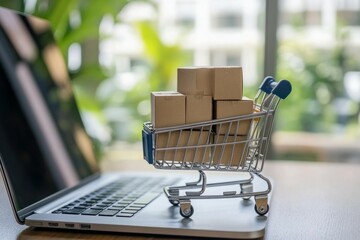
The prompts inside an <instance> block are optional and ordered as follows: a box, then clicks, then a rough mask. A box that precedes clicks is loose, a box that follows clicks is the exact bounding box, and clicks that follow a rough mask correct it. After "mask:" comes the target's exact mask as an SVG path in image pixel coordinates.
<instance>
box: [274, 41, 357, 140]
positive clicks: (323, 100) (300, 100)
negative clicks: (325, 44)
mask: <svg viewBox="0 0 360 240" xmlns="http://www.w3.org/2000/svg"><path fill="white" fill-rule="evenodd" d="M300 36H301V35H300ZM340 36H341V37H340ZM340 36H339V37H338V39H337V41H336V44H337V45H336V46H335V47H334V48H332V49H328V48H316V47H312V46H311V45H309V44H306V43H304V42H302V41H301V40H293V39H292V40H289V41H284V42H281V43H280V44H279V45H280V47H279V51H278V56H279V57H278V67H277V75H278V76H279V77H281V78H282V79H289V80H290V81H291V83H292V87H293V91H292V93H291V95H290V96H289V98H288V99H286V101H284V102H283V103H282V104H281V108H280V109H279V111H278V114H277V117H278V120H277V127H278V129H281V130H284V131H308V132H327V133H331V132H336V131H338V127H339V126H340V127H341V128H344V127H345V126H349V127H351V126H352V124H357V118H358V114H359V106H358V104H357V103H356V102H354V101H352V100H351V99H349V97H348V96H347V93H346V90H345V88H344V74H345V73H346V72H347V71H359V70H360V69H359V66H360V62H359V60H358V59H356V58H354V57H352V56H351V55H350V54H348V51H347V49H346V45H345V42H346V41H345V40H346V36H344V35H340ZM298 39H302V38H301V37H298ZM341 108H343V109H344V108H348V109H347V112H348V114H347V115H346V116H344V115H342V113H341V111H342V110H341Z"/></svg>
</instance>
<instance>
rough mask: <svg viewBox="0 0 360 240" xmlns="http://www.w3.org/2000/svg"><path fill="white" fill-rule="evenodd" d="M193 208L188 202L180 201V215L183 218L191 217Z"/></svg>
mask: <svg viewBox="0 0 360 240" xmlns="http://www.w3.org/2000/svg"><path fill="white" fill-rule="evenodd" d="M193 213H194V208H193V206H192V205H191V201H190V200H182V201H180V215H181V216H183V217H184V218H189V217H191V216H192V215H193Z"/></svg>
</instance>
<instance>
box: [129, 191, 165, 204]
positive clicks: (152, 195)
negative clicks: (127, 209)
mask: <svg viewBox="0 0 360 240" xmlns="http://www.w3.org/2000/svg"><path fill="white" fill-rule="evenodd" d="M159 194H160V193H154V192H149V193H146V194H145V195H143V196H142V197H140V198H139V199H137V200H136V201H135V202H134V203H136V204H148V203H150V202H151V201H152V200H154V199H155V198H156V197H157V196H159Z"/></svg>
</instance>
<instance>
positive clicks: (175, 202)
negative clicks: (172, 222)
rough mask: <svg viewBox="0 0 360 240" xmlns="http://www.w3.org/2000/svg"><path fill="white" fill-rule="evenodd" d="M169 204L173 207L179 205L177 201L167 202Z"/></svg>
mask: <svg viewBox="0 0 360 240" xmlns="http://www.w3.org/2000/svg"><path fill="white" fill-rule="evenodd" d="M169 202H170V203H171V204H172V205H174V206H177V205H179V201H178V200H169Z"/></svg>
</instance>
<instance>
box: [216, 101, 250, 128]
mask: <svg viewBox="0 0 360 240" xmlns="http://www.w3.org/2000/svg"><path fill="white" fill-rule="evenodd" d="M253 105H254V102H253V100H251V99H249V98H247V97H244V98H243V100H238V101H215V119H222V118H228V117H236V116H241V115H247V114H252V113H253ZM250 124H251V120H250V119H249V120H241V121H239V124H237V122H233V123H232V124H231V128H230V131H229V132H228V129H229V127H230V123H225V124H222V125H221V126H219V125H218V126H216V130H215V131H216V133H219V134H230V135H235V134H238V135H247V133H248V132H249V129H250ZM236 128H237V132H236Z"/></svg>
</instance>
